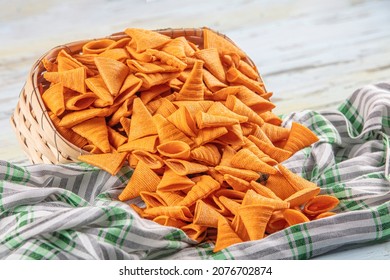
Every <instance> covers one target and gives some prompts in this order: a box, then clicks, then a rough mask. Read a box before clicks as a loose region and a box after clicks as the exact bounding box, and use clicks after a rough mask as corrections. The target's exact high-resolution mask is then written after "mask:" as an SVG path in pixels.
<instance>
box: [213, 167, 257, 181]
mask: <svg viewBox="0 0 390 280" xmlns="http://www.w3.org/2000/svg"><path fill="white" fill-rule="evenodd" d="M215 170H217V171H219V172H220V173H222V174H230V175H233V176H236V177H238V178H241V179H244V180H246V181H252V180H255V181H256V180H257V179H259V178H260V174H259V173H257V172H256V171H253V170H247V169H240V168H235V167H230V166H224V165H217V166H216V167H215Z"/></svg>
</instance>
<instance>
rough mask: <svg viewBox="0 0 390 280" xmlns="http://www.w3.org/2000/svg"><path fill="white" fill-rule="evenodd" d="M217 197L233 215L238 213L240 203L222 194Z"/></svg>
mask: <svg viewBox="0 0 390 280" xmlns="http://www.w3.org/2000/svg"><path fill="white" fill-rule="evenodd" d="M218 199H219V200H220V201H221V203H222V204H223V205H224V206H225V207H226V208H227V209H229V211H230V212H231V213H232V214H233V215H237V213H238V209H239V208H240V206H241V204H240V203H238V202H236V201H234V200H233V199H231V198H229V197H226V196H223V195H221V196H220V197H218Z"/></svg>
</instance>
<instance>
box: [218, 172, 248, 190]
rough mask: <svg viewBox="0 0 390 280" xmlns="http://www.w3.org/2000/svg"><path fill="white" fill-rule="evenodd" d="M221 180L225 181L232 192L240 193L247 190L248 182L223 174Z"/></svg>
mask: <svg viewBox="0 0 390 280" xmlns="http://www.w3.org/2000/svg"><path fill="white" fill-rule="evenodd" d="M223 179H224V180H225V181H226V183H228V184H229V186H231V187H232V188H233V189H234V190H237V191H240V192H246V191H248V189H249V186H250V185H249V182H248V181H246V180H244V179H241V178H238V177H236V176H233V175H230V174H225V175H223Z"/></svg>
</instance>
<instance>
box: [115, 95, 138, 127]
mask: <svg viewBox="0 0 390 280" xmlns="http://www.w3.org/2000/svg"><path fill="white" fill-rule="evenodd" d="M134 99H135V97H134V96H133V97H131V98H128V99H126V100H125V102H123V103H122V105H120V106H119V107H117V109H116V110H115V111H114V113H113V114H112V115H111V118H110V120H109V121H108V125H109V126H111V127H113V126H114V125H116V124H118V123H119V122H120V119H121V118H126V117H129V116H130V115H131V114H132V106H133V101H134ZM114 106H116V104H115V105H114Z"/></svg>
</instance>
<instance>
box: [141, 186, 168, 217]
mask: <svg viewBox="0 0 390 280" xmlns="http://www.w3.org/2000/svg"><path fill="white" fill-rule="evenodd" d="M139 195H140V196H141V199H142V200H143V202H145V205H146V209H150V208H152V207H159V206H167V204H166V203H165V201H164V200H163V199H162V198H161V197H160V195H159V194H158V193H157V192H149V191H141V192H140V193H139ZM146 209H145V210H146ZM144 214H145V212H144Z"/></svg>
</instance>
